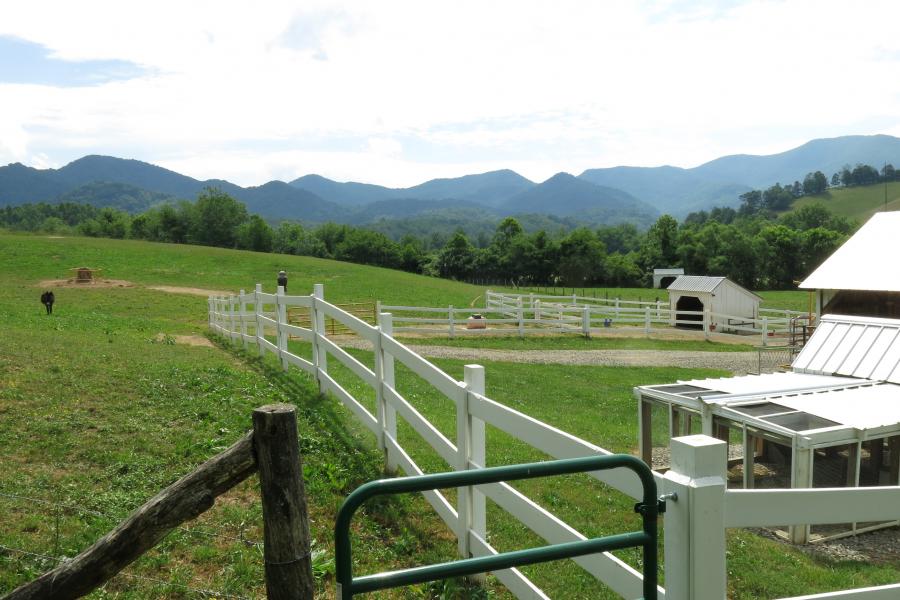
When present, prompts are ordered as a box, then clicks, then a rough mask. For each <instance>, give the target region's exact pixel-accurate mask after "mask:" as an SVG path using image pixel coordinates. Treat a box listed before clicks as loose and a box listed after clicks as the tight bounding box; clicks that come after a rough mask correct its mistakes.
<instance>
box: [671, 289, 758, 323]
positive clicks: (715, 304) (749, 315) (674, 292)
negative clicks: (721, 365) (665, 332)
mask: <svg viewBox="0 0 900 600" xmlns="http://www.w3.org/2000/svg"><path fill="white" fill-rule="evenodd" d="M668 290H669V308H670V309H671V314H672V317H671V324H672V325H675V324H676V321H678V322H679V323H681V324H683V322H684V321H696V322H697V325H698V326H702V323H703V314H698V313H704V312H707V311H708V312H709V313H710V321H709V323H710V329H712V330H714V331H729V330H730V329H731V327H729V326H730V325H746V324H747V322H748V321H750V320H751V319H756V318H758V317H759V303H760V302H762V298H760V297H759V296H757V295H756V294H754V293H753V292H751V291H749V290H747V289H745V288H743V287H741V286H739V285H738V284H736V283H734V282H733V281H731V280H729V279H727V278H725V277H705V276H700V275H681V276H680V277H678V279H676V280H675V281H674V282H673V283H672V284H671V285H670V286H669V288H668Z"/></svg>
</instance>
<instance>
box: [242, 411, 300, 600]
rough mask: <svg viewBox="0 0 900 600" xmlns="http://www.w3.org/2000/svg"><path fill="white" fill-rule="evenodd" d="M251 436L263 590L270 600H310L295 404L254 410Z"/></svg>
mask: <svg viewBox="0 0 900 600" xmlns="http://www.w3.org/2000/svg"><path fill="white" fill-rule="evenodd" d="M253 437H254V448H255V450H256V462H257V465H258V467H259V487H260V491H261V493H262V511H263V534H264V538H265V547H264V551H263V555H264V559H265V563H266V567H265V569H266V594H267V596H268V598H269V600H288V599H290V600H312V598H313V594H314V589H315V586H314V585H313V575H312V559H311V558H310V553H309V518H308V517H307V512H306V491H305V489H304V487H303V470H302V465H301V462H300V461H301V457H300V444H299V441H298V439H297V416H296V414H295V412H294V407H293V406H291V405H290V404H270V405H268V406H262V407H260V408H257V409H256V410H254V411H253Z"/></svg>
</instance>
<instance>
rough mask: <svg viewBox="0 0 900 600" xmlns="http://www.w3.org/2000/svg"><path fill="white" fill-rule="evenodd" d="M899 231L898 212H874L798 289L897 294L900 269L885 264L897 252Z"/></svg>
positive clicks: (899, 242) (899, 218)
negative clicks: (868, 291)
mask: <svg viewBox="0 0 900 600" xmlns="http://www.w3.org/2000/svg"><path fill="white" fill-rule="evenodd" d="M898 232H900V211H897V212H881V213H875V214H874V215H872V218H871V219H869V221H868V222H867V223H866V224H865V225H863V226H862V227H860V228H859V231H857V232H856V233H855V234H854V235H853V237H851V238H850V239H849V240H847V241H846V242H845V243H844V245H843V246H841V247H840V248H838V249H837V250H835V252H834V254H832V255H831V256H830V257H828V259H827V260H826V261H825V262H823V263H822V264H821V266H819V268H818V269H816V270H815V271H813V273H812V275H810V276H809V277H807V278H806V280H805V281H804V282H803V283H801V284H800V287H801V288H805V289H814V290H870V291H885V292H900V269H897V268H891V267H889V266H888V265H886V264H885V262H884V261H885V259H886V258H889V257H894V256H897V254H898V253H900V235H898Z"/></svg>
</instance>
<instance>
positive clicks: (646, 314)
mask: <svg viewBox="0 0 900 600" xmlns="http://www.w3.org/2000/svg"><path fill="white" fill-rule="evenodd" d="M644 333H650V307H649V306H645V307H644Z"/></svg>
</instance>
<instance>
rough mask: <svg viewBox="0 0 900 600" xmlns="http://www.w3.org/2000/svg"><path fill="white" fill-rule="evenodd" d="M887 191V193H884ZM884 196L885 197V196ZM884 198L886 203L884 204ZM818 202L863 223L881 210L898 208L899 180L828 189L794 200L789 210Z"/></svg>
mask: <svg viewBox="0 0 900 600" xmlns="http://www.w3.org/2000/svg"><path fill="white" fill-rule="evenodd" d="M885 192H887V194H885ZM885 196H886V197H885ZM885 199H887V203H886V204H885ZM816 202H820V203H822V204H824V205H825V206H826V207H828V209H830V210H831V211H832V212H834V213H835V214H838V215H840V216H842V217H848V218H850V219H856V220H858V221H859V222H860V223H864V222H865V221H866V220H867V219H868V218H869V217H871V216H872V215H873V214H875V213H876V212H879V211H883V210H900V182H898V181H892V182H890V183H888V184H887V189H885V184H883V183H876V184H874V185H865V186H858V187H851V188H839V189H834V190H828V191H826V192H825V193H823V194H818V195H816V196H804V197H803V198H798V199H797V200H795V201H794V204H793V205H792V206H791V210H796V209H798V208H801V207H803V206H806V205H809V204H814V203H816Z"/></svg>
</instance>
